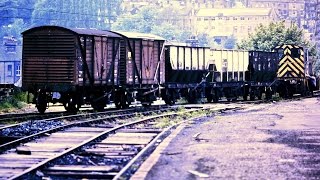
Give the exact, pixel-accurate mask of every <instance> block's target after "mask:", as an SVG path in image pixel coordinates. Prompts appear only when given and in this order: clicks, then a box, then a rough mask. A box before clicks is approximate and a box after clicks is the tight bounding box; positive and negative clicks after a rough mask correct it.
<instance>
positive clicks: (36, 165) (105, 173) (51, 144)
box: [0, 108, 209, 179]
mask: <svg viewBox="0 0 320 180" xmlns="http://www.w3.org/2000/svg"><path fill="white" fill-rule="evenodd" d="M204 110H209V108H208V109H204V108H201V109H199V108H197V109H193V108H192V109H186V110H184V111H180V112H173V113H167V114H163V115H153V116H148V117H144V118H142V119H141V118H132V117H131V116H130V117H129V118H128V116H126V118H127V119H126V120H125V121H124V120H123V119H121V118H120V116H121V115H114V116H112V117H111V116H110V117H103V118H97V119H90V120H87V121H82V122H78V123H77V125H72V126H71V125H70V126H69V127H63V128H60V129H59V130H55V131H53V132H50V133H49V132H46V133H45V136H42V137H38V138H36V139H33V140H31V139H30V140H29V141H27V142H24V143H22V144H20V145H19V146H17V147H15V148H12V149H9V150H7V151H5V152H4V153H3V154H1V155H0V161H1V162H2V163H1V165H0V176H1V177H2V178H3V179H18V178H19V179H37V178H38V179H39V178H53V179H60V178H66V177H75V178H103V179H110V178H114V177H127V176H128V175H130V174H131V173H132V171H134V169H135V168H136V164H135V163H137V162H136V161H133V160H141V157H142V155H146V154H147V153H148V152H150V151H152V150H151V149H152V148H155V144H156V143H158V142H159V141H161V139H163V138H164V137H165V136H166V134H167V133H168V131H169V130H170V129H171V128H173V127H174V125H173V126H170V128H162V127H159V122H158V121H159V119H162V120H164V121H166V120H167V121H168V122H170V120H172V119H177V118H178V117H183V118H186V117H187V116H185V115H186V114H188V112H189V113H191V112H196V111H204ZM153 114H154V113H153ZM183 114H184V115H183ZM201 115H202V116H204V115H205V114H201ZM124 122H126V123H124ZM164 129H166V131H164ZM150 148H151V149H150ZM137 155H139V156H137ZM132 165H133V166H132ZM130 167H131V168H130ZM132 167H133V169H132Z"/></svg>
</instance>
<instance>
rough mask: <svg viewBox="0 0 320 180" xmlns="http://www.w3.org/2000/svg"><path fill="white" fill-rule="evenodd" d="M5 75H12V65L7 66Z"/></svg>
mask: <svg viewBox="0 0 320 180" xmlns="http://www.w3.org/2000/svg"><path fill="white" fill-rule="evenodd" d="M7 76H9V77H11V76H12V65H11V64H10V65H8V66H7Z"/></svg>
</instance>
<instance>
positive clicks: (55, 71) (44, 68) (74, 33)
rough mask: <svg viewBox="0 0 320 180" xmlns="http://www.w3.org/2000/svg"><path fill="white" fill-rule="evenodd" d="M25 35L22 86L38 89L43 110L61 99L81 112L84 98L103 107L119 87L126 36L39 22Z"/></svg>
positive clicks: (37, 98)
mask: <svg viewBox="0 0 320 180" xmlns="http://www.w3.org/2000/svg"><path fill="white" fill-rule="evenodd" d="M22 34H23V57H22V63H23V64H22V67H23V69H22V76H23V80H22V87H23V89H24V90H27V91H28V92H30V93H33V94H34V99H33V103H35V104H36V106H37V108H38V111H39V112H41V113H43V112H44V111H45V110H46V108H47V107H48V104H49V102H53V103H55V102H61V103H63V104H64V106H65V108H66V110H67V111H77V110H78V109H79V107H80V106H81V105H82V104H85V103H90V104H91V105H92V107H93V108H94V109H97V110H101V109H103V108H104V107H105V105H106V103H107V101H108V100H109V97H110V96H111V94H112V92H114V91H116V90H115V89H117V88H119V84H120V80H121V79H120V76H119V65H120V63H119V62H120V59H121V58H125V57H124V54H123V53H121V52H120V49H121V48H120V44H121V42H123V37H122V36H121V35H119V34H117V33H113V32H109V31H99V30H92V29H68V28H64V27H58V26H40V27H35V28H31V29H29V30H27V31H25V32H23V33H22ZM121 56H123V57H121Z"/></svg>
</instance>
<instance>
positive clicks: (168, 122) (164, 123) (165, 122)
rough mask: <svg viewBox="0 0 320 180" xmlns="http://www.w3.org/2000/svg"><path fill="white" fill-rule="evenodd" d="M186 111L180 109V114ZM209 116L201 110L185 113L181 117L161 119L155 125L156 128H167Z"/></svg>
mask: <svg viewBox="0 0 320 180" xmlns="http://www.w3.org/2000/svg"><path fill="white" fill-rule="evenodd" d="M184 111H185V109H184V108H179V110H178V112H181V113H183V112H184ZM207 114H208V112H207V111H204V110H200V111H195V112H185V113H183V114H181V115H178V116H176V117H166V118H160V119H158V120H157V123H156V124H155V125H154V126H155V127H156V128H160V129H163V128H166V127H169V126H172V125H176V124H178V123H180V122H182V121H184V120H186V119H190V118H193V117H199V116H206V115H207Z"/></svg>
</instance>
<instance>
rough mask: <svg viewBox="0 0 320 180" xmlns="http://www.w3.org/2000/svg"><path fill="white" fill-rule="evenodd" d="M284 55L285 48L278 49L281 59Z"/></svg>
mask: <svg viewBox="0 0 320 180" xmlns="http://www.w3.org/2000/svg"><path fill="white" fill-rule="evenodd" d="M284 55H285V54H284V50H283V49H279V50H278V56H279V59H281V58H282V57H283V56H284Z"/></svg>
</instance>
